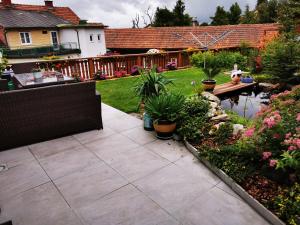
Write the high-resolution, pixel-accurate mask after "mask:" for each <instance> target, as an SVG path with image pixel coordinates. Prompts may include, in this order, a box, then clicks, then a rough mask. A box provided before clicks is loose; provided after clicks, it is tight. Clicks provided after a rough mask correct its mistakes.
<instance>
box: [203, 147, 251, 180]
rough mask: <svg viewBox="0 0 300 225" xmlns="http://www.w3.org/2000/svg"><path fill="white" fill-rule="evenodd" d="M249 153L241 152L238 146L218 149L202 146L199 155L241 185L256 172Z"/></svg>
mask: <svg viewBox="0 0 300 225" xmlns="http://www.w3.org/2000/svg"><path fill="white" fill-rule="evenodd" d="M250 152H251V151H250ZM250 152H248V151H241V148H240V146H239V145H227V146H224V147H221V148H220V149H219V148H213V149H212V148H208V147H206V146H202V147H201V149H200V153H199V154H200V156H201V157H204V158H206V159H207V160H208V161H209V162H210V163H212V164H213V165H215V166H216V167H218V168H219V169H221V170H223V171H224V172H225V173H226V174H228V175H229V176H230V177H231V178H233V179H234V180H235V181H237V182H238V183H242V182H243V181H244V180H245V178H246V177H248V176H250V175H252V174H253V173H254V172H255V171H256V165H255V164H254V163H253V162H252V160H253V155H251V157H249V155H250V154H249V153H250Z"/></svg>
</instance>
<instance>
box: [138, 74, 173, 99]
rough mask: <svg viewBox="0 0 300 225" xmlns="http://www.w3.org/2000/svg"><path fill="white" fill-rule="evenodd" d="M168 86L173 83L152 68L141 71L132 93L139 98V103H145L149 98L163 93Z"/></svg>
mask: <svg viewBox="0 0 300 225" xmlns="http://www.w3.org/2000/svg"><path fill="white" fill-rule="evenodd" d="M168 84H173V81H172V80H171V79H168V78H166V77H165V76H164V75H163V74H158V73H156V68H153V69H151V70H144V71H142V73H141V76H140V78H139V80H138V82H137V84H136V85H135V86H134V91H135V93H136V95H137V96H139V97H140V98H141V101H142V102H145V101H146V100H147V99H148V98H149V97H152V96H159V95H160V94H161V93H165V92H166V91H167V89H166V85H168Z"/></svg>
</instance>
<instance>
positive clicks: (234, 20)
mask: <svg viewBox="0 0 300 225" xmlns="http://www.w3.org/2000/svg"><path fill="white" fill-rule="evenodd" d="M241 14H242V10H241V8H240V6H239V4H238V3H237V2H235V3H234V4H232V6H231V7H230V9H229V13H228V19H229V24H239V22H240V19H241Z"/></svg>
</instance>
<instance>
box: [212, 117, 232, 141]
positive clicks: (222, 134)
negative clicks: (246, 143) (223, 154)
mask: <svg viewBox="0 0 300 225" xmlns="http://www.w3.org/2000/svg"><path fill="white" fill-rule="evenodd" d="M232 132H233V126H232V124H231V123H229V122H227V123H224V124H221V125H220V127H219V129H218V130H217V131H216V132H215V137H214V140H215V142H216V143H217V144H219V145H222V144H225V143H226V142H227V141H228V139H230V138H231V137H232Z"/></svg>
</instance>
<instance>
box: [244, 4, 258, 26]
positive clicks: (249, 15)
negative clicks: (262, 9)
mask: <svg viewBox="0 0 300 225" xmlns="http://www.w3.org/2000/svg"><path fill="white" fill-rule="evenodd" d="M241 23H243V24H253V23H256V18H255V12H254V11H251V10H250V7H249V5H246V9H245V12H244V14H243V16H242V18H241Z"/></svg>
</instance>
